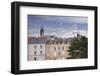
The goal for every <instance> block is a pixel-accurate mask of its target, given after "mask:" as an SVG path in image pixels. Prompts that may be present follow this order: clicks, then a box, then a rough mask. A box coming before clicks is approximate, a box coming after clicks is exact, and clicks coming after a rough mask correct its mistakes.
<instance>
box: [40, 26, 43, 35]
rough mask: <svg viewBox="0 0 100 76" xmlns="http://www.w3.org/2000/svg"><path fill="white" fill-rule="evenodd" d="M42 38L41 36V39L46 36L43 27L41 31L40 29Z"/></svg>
mask: <svg viewBox="0 0 100 76" xmlns="http://www.w3.org/2000/svg"><path fill="white" fill-rule="evenodd" d="M40 36H41V37H43V36H44V29H43V27H41V29H40Z"/></svg>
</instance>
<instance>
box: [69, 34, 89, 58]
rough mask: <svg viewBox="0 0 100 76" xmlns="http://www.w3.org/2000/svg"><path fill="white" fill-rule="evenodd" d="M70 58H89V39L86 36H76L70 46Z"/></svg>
mask: <svg viewBox="0 0 100 76" xmlns="http://www.w3.org/2000/svg"><path fill="white" fill-rule="evenodd" d="M68 51H69V54H70V56H71V57H69V59H78V58H87V57H88V39H87V37H85V36H81V35H79V36H77V37H74V38H73V39H72V41H71V45H70V47H69V50H68Z"/></svg>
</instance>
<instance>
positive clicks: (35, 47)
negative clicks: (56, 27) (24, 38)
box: [27, 44, 45, 61]
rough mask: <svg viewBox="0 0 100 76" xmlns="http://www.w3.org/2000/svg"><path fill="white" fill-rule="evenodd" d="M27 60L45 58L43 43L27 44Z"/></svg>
mask: <svg viewBox="0 0 100 76" xmlns="http://www.w3.org/2000/svg"><path fill="white" fill-rule="evenodd" d="M27 52H28V57H27V59H28V61H35V60H45V44H29V45H28V51H27Z"/></svg>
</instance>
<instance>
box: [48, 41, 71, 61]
mask: <svg viewBox="0 0 100 76" xmlns="http://www.w3.org/2000/svg"><path fill="white" fill-rule="evenodd" d="M69 46H70V44H69V43H66V42H64V41H63V42H62V43H60V41H58V42H57V43H56V41H52V42H50V43H47V44H46V59H47V60H48V59H49V60H57V59H67V57H69V53H68V51H67V50H68V49H69Z"/></svg>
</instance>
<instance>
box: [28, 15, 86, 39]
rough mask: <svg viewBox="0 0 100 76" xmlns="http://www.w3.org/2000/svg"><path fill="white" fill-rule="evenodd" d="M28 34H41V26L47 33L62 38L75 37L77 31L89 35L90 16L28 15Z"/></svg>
mask: <svg viewBox="0 0 100 76" xmlns="http://www.w3.org/2000/svg"><path fill="white" fill-rule="evenodd" d="M27 21H28V36H39V33H40V28H41V27H43V28H44V34H45V35H49V36H50V35H55V36H57V37H61V38H69V37H74V35H75V34H76V32H77V33H80V34H81V35H83V36H86V37H88V34H87V32H88V17H80V16H53V15H28V16H27Z"/></svg>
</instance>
